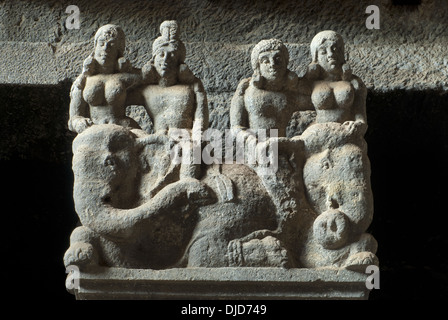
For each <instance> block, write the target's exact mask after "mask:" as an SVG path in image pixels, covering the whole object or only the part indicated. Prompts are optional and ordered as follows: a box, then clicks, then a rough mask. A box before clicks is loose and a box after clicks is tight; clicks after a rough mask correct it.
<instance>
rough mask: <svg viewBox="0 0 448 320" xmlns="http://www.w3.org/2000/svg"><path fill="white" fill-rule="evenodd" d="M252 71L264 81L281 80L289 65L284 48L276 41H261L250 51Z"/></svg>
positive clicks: (287, 54) (286, 50) (280, 42)
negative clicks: (258, 74)
mask: <svg viewBox="0 0 448 320" xmlns="http://www.w3.org/2000/svg"><path fill="white" fill-rule="evenodd" d="M251 63H252V69H253V70H254V71H255V72H256V71H259V73H260V75H261V76H262V77H263V78H265V79H266V80H277V79H280V78H282V77H283V76H284V75H285V74H286V72H287V67H288V63H289V53H288V49H287V48H286V46H285V45H284V44H283V42H282V41H280V40H278V39H269V40H261V41H260V42H259V43H258V44H257V45H256V46H255V47H254V48H253V50H252V54H251Z"/></svg>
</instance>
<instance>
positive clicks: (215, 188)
mask: <svg viewBox="0 0 448 320" xmlns="http://www.w3.org/2000/svg"><path fill="white" fill-rule="evenodd" d="M180 30H181V29H180V27H179V25H178V23H177V22H176V21H174V20H170V21H164V22H163V23H162V24H161V25H160V36H159V37H158V38H157V39H156V40H154V43H153V45H152V56H151V58H150V59H149V61H148V62H146V63H145V65H144V66H143V67H142V68H141V69H140V68H135V67H133V66H132V65H131V63H130V62H129V60H127V59H126V58H125V57H124V52H125V48H126V46H125V43H126V42H125V35H124V32H123V30H122V29H121V28H120V27H119V26H116V25H111V24H108V25H105V26H102V27H100V28H99V29H98V31H97V32H96V33H95V36H94V49H93V52H92V53H91V54H90V55H89V56H88V57H87V58H86V59H85V60H84V63H83V70H82V73H81V74H80V75H79V76H78V77H77V79H76V81H75V82H74V83H73V85H72V89H71V93H70V98H71V101H70V118H69V121H68V128H69V129H70V130H71V131H73V132H75V133H77V134H78V135H77V137H76V138H75V139H74V141H73V173H74V177H75V180H74V193H73V198H74V203H75V209H76V211H77V213H78V216H79V218H80V222H81V224H82V226H80V227H77V228H76V229H75V230H74V231H73V233H72V235H71V237H70V247H69V248H68V250H67V251H66V253H65V256H64V264H65V266H66V267H72V266H77V268H78V270H79V268H81V269H82V270H83V271H85V270H91V271H92V270H93V271H92V272H96V271H95V270H96V268H98V267H100V268H102V267H108V268H116V267H119V268H129V269H171V268H186V269H188V270H194V269H195V268H202V269H203V268H206V269H204V270H208V268H218V269H221V268H228V267H237V269H235V270H240V269H241V270H249V271H248V272H249V274H250V276H251V277H252V276H257V272H258V271H257V270H258V268H278V269H280V270H282V269H291V270H293V271H292V272H294V270H300V269H301V268H302V269H304V270H306V269H305V268H314V269H315V268H339V269H340V270H353V271H357V272H360V273H363V272H364V271H365V268H366V267H367V266H370V265H374V266H377V265H378V259H377V257H376V255H375V253H376V249H377V243H376V240H375V239H374V238H373V237H372V236H371V235H369V234H367V233H365V231H366V229H367V227H368V226H369V224H370V222H371V220H372V216H373V206H372V203H373V198H372V194H371V189H370V163H369V161H368V158H367V153H366V143H365V141H364V138H363V136H364V134H365V132H366V128H367V123H366V110H365V109H366V105H365V103H366V87H365V85H364V84H363V82H362V81H361V80H360V79H359V78H358V77H357V76H355V75H353V74H352V71H351V69H350V66H349V64H348V62H347V61H346V59H345V53H344V50H345V47H344V42H343V39H342V37H341V36H340V35H339V34H338V33H336V32H334V31H323V32H320V33H318V34H317V35H316V36H315V37H314V38H313V41H312V42H311V56H312V62H311V64H310V65H309V66H308V68H307V71H306V73H305V75H304V76H303V77H298V75H297V74H296V73H294V72H292V71H291V70H289V69H288V65H289V60H290V55H289V52H288V48H287V47H286V46H285V44H284V43H283V42H282V41H281V40H278V39H266V40H261V41H260V42H259V43H258V44H257V45H256V46H255V47H254V48H253V49H252V51H251V54H250V65H251V68H252V75H251V77H249V78H244V79H242V80H241V81H240V83H239V84H238V87H237V89H236V91H235V93H234V95H233V97H232V99H231V102H230V111H229V120H230V129H231V130H230V131H228V132H225V136H223V135H222V132H220V131H217V130H216V129H215V128H211V129H210V130H209V129H208V127H209V109H208V100H207V96H206V92H205V90H204V87H203V85H202V82H201V80H200V79H198V78H197V77H196V76H195V75H194V74H193V72H192V71H191V70H190V68H189V67H188V66H187V65H186V64H185V59H186V47H185V46H184V44H183V41H182V40H181V39H180V37H179V34H180ZM128 106H129V108H128V109H127V107H128ZM138 106H143V107H144V109H145V111H146V113H147V116H148V117H147V118H145V117H140V118H139V121H140V123H143V124H142V126H140V125H139V124H138V123H137V121H135V120H134V119H132V118H130V117H128V116H127V115H126V114H132V109H134V110H137V111H138ZM216 109H217V108H213V111H216ZM139 112H140V114H141V113H142V110H141V109H140V111H139ZM302 115H303V119H302ZM148 119H150V122H151V123H150V124H148V123H146V124H145V121H147V120H148ZM215 125H217V126H219V125H221V124H220V123H218V124H215ZM141 127H145V128H151V131H152V132H147V131H144V130H142V129H141ZM228 133H230V136H227V134H228ZM217 143H218V144H217ZM222 143H224V145H225V146H224V148H223V145H222ZM222 150H223V151H224V153H225V161H223V155H222V154H220V152H221V151H222ZM229 152H230V153H229ZM254 268H255V269H254ZM106 270H107V269H106ZM229 270H233V269H229ZM250 270H253V271H250ZM314 271H316V270H314ZM106 272H107V271H106ZM211 272H212V273H213V271H211ZM232 272H233V271H232ZM244 272H247V271H244ZM261 272H262V271H261ZM274 273H275V272H274ZM147 276H149V277H151V275H147ZM222 276H223V277H224V278H223V279H221V280H219V281H218V282H216V284H217V285H218V286H219V285H220V283H221V281H224V282H223V283H226V276H227V273H224V274H223V275H222ZM284 276H286V275H284ZM323 276H324V277H325V276H326V274H323ZM238 277H239V276H237V277H236V278H238ZM268 277H270V275H269V273H268ZM286 277H287V279H289V277H288V276H286ZM87 278H88V276H87ZM362 278H364V277H362ZM283 280H285V279H280V282H282V281H283ZM289 280H290V281H291V283H295V284H297V283H301V282H302V281H305V282H307V281H309V279H308V273H307V272H305V274H304V278H303V277H301V276H300V275H299V276H298V278H295V279H292V280H291V279H289ZM289 280H288V281H289ZM111 281H112V282H111ZM161 281H162V280H161ZM192 281H193V283H194V284H195V285H198V283H200V281H199V282H197V281H196V280H192ZM342 282H344V281H342ZM145 284H147V281H146V280H143V282H142V285H145ZM363 284H364V285H365V282H364V283H363ZM110 285H112V286H113V285H114V281H113V280H109V286H108V289H107V290H108V291H111V290H112V289H111V286H110ZM199 286H200V285H199ZM311 287H313V286H311ZM185 289H186V288H183V289H180V290H185ZM283 289H284V288H283ZM283 289H280V288H278V289H275V290H273V291H272V292H262V293H261V296H266V297H268V296H270V295H273V296H274V297H284V294H283V293H282V290H283ZM77 290H78V292H79V288H77ZM99 290H100V291H101V290H104V289H99ZM114 290H115V289H114ZM114 290H112V291H114ZM145 290H147V289H144V292H143V293H139V295H143V296H146V297H150V296H151V294H149V295H148V292H146V291H145ZM222 290H224V292H221V293H216V292H215V293H212V295H213V296H220V295H224V296H226V293H225V291H226V290H227V289H226V288H225V287H223V288H219V289H218V291H222ZM251 290H253V289H251ZM279 290H280V291H279ZM310 290H311V292H309V293H306V294H305V293H303V292H304V291H302V294H298V293H297V292H295V293H288V294H286V296H288V295H290V297H293V298H299V297H310V296H308V294H310V295H311V297H314V298H323V297H329V296H328V293H326V294H323V295H321V294H320V293H318V291H319V290H327V291H328V290H334V288H332V287H331V285H330V286H329V287H326V286H325V285H324V286H322V285H317V286H314V288H313V289H310ZM268 291H269V290H268ZM305 291H306V290H305ZM355 291H357V290H355ZM145 292H146V293H145ZM279 292H280V293H279ZM337 292H338V293H337V295H340V297H352V298H353V297H364V296H365V292H366V290H365V289H362V290H361V293H360V292H352V291H351V289H348V290H347V289H345V290H342V291H341V292H340V291H337ZM178 294H179V293H178ZM100 296H101V295H100ZM106 296H108V293H106V292H105V294H104V296H103V297H106ZM247 297H253V293H250V294H249V295H248V296H247ZM247 297H246V298H247ZM332 297H333V296H332Z"/></svg>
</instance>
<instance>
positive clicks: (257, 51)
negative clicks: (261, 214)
mask: <svg viewBox="0 0 448 320" xmlns="http://www.w3.org/2000/svg"><path fill="white" fill-rule="evenodd" d="M288 62H289V53H288V50H287V48H286V46H285V45H284V44H283V43H282V42H281V41H280V40H278V39H270V40H262V41H260V42H259V43H258V44H257V45H256V46H255V47H254V49H253V50H252V54H251V63H252V68H253V70H254V74H253V76H252V77H251V78H247V79H243V80H242V81H241V82H240V84H239V85H238V88H237V90H236V92H235V94H234V97H233V99H232V103H231V109H230V124H231V128H232V130H233V133H234V135H235V136H236V137H237V138H236V139H237V141H238V138H240V137H241V136H243V140H244V141H245V142H246V143H245V146H246V149H245V152H246V153H249V152H251V150H248V148H247V146H250V145H254V144H255V143H257V149H258V150H257V153H258V152H259V151H260V150H267V152H268V153H270V159H273V157H275V158H276V159H273V160H272V161H278V164H277V169H276V170H275V172H271V173H270V174H264V173H263V172H265V167H264V166H263V165H255V166H251V167H252V168H254V170H255V171H256V172H257V173H259V175H260V178H261V180H262V181H263V184H264V186H265V187H266V190H267V191H268V193H269V195H270V196H271V198H272V199H273V201H274V203H275V205H276V211H277V220H278V226H277V228H276V230H271V231H268V230H260V231H257V232H255V233H253V234H251V235H248V236H246V237H245V238H243V239H239V240H238V239H236V240H235V241H250V239H251V238H260V237H264V236H266V235H271V236H272V235H275V236H276V237H278V238H279V239H280V240H281V241H282V243H283V244H284V245H285V246H286V247H287V248H289V251H294V246H296V243H297V239H296V237H297V235H298V233H299V232H298V229H299V225H300V222H299V211H301V210H306V201H305V198H304V193H303V183H302V176H301V166H302V161H303V151H302V142H301V141H300V140H298V139H289V138H286V129H287V126H288V123H289V121H290V119H291V116H292V115H293V113H294V112H295V111H298V110H301V108H308V105H306V104H305V103H304V101H306V99H307V98H306V96H305V95H304V92H303V87H304V86H303V85H302V80H301V79H299V78H298V76H297V75H296V74H295V73H294V72H292V71H290V70H288V68H287V66H288ZM271 129H275V130H277V132H278V138H276V137H269V130H271ZM258 130H264V131H267V133H266V135H267V136H268V137H269V138H268V139H267V140H265V141H261V140H259V139H258V138H259V137H258V136H257V132H258ZM257 139H258V141H257ZM254 141H255V143H254ZM237 146H238V145H237ZM275 148H278V149H277V151H278V155H277V154H275V155H274V153H275ZM249 164H250V163H249ZM263 170H264V171H263ZM272 231H273V232H272ZM231 245H233V244H231ZM293 256H294V254H293ZM292 264H293V265H294V264H295V263H294V262H293V263H292Z"/></svg>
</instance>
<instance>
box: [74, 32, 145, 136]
mask: <svg viewBox="0 0 448 320" xmlns="http://www.w3.org/2000/svg"><path fill="white" fill-rule="evenodd" d="M124 51H125V35H124V32H123V30H122V29H121V28H120V27H119V26H115V25H111V24H109V25H105V26H103V27H101V28H99V29H98V31H97V32H96V34H95V41H94V50H93V52H92V54H90V55H89V56H88V57H87V59H86V60H85V61H84V65H83V70H82V73H81V74H80V75H79V77H78V78H77V79H76V81H75V82H74V83H73V85H72V89H71V92H70V98H71V100H70V119H69V122H68V127H69V129H70V130H72V131H74V132H77V133H81V132H82V131H83V130H85V129H86V128H87V127H89V126H91V125H92V124H101V123H114V124H119V125H122V126H126V127H131V128H139V126H138V124H137V122H135V121H134V120H133V119H131V118H129V117H127V116H126V109H125V107H126V106H125V104H124V103H125V100H126V95H127V92H126V91H127V89H128V88H130V87H132V86H133V85H134V84H136V83H138V81H139V78H140V75H138V74H136V73H135V71H134V69H133V68H132V66H131V64H130V63H129V61H128V60H126V59H125V58H124V57H123V54H124Z"/></svg>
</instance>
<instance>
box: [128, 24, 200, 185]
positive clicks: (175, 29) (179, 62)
mask: <svg viewBox="0 0 448 320" xmlns="http://www.w3.org/2000/svg"><path fill="white" fill-rule="evenodd" d="M160 33H161V36H160V37H158V38H157V39H156V40H155V41H154V42H153V46H152V58H151V60H150V61H149V62H148V63H147V64H145V66H144V67H143V68H142V73H143V78H144V81H145V84H144V85H143V86H139V87H138V88H136V89H135V90H133V91H132V94H130V97H129V100H128V102H127V104H139V105H144V106H145V108H146V111H147V112H148V115H149V116H150V118H151V120H152V122H153V125H154V133H155V135H154V136H153V138H158V139H162V140H164V141H166V140H167V139H169V138H171V139H172V140H173V139H174V140H190V141H193V139H192V137H191V135H192V132H196V134H198V135H199V136H200V135H201V134H202V132H203V131H205V130H206V129H207V127H208V121H209V119H208V105H207V96H206V93H205V90H204V87H203V85H202V82H201V80H200V79H198V78H197V77H195V75H194V74H193V73H192V72H191V70H190V69H189V68H188V66H187V65H186V64H185V55H186V50H185V46H184V44H183V43H182V41H181V40H180V39H179V37H178V35H179V33H180V30H179V26H178V24H177V22H176V21H164V22H163V23H162V24H161V25H160ZM180 129H183V130H188V134H189V136H187V137H185V136H182V134H183V133H184V132H185V131H181V130H180ZM190 154H191V155H192V154H193V153H192V152H191V153H190ZM184 156H186V155H184ZM190 160H192V159H190ZM190 162H193V161H190ZM196 162H197V161H196ZM199 169H200V166H199V165H184V166H182V167H181V171H182V172H181V174H182V175H183V176H186V177H196V178H197V177H199V175H200V171H199Z"/></svg>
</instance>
